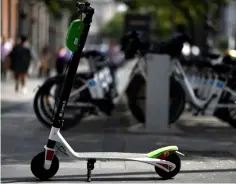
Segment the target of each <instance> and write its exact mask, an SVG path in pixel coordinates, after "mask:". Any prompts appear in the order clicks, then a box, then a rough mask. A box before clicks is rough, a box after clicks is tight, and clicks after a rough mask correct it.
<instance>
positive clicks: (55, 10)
mask: <svg viewBox="0 0 236 184" xmlns="http://www.w3.org/2000/svg"><path fill="white" fill-rule="evenodd" d="M42 1H43V2H44V3H45V4H46V5H47V7H48V9H49V11H50V12H51V13H52V14H54V15H55V16H58V15H60V14H61V11H62V9H68V10H70V13H71V16H74V15H75V14H76V13H77V12H76V10H77V8H76V3H77V2H78V0H42ZM84 1H85V0H79V2H84Z"/></svg>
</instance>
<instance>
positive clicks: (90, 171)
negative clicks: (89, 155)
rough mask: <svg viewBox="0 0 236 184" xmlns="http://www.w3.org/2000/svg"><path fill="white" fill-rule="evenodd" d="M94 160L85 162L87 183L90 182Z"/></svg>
mask: <svg viewBox="0 0 236 184" xmlns="http://www.w3.org/2000/svg"><path fill="white" fill-rule="evenodd" d="M95 162H96V159H88V161H87V182H91V176H92V170H93V169H94V164H95Z"/></svg>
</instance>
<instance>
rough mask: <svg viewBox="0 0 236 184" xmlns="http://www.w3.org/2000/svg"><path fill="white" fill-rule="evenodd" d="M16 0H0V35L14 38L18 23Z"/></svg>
mask: <svg viewBox="0 0 236 184" xmlns="http://www.w3.org/2000/svg"><path fill="white" fill-rule="evenodd" d="M18 3H19V2H18V0H1V36H4V37H6V38H7V39H10V38H11V39H15V38H16V33H17V25H18V18H17V17H18Z"/></svg>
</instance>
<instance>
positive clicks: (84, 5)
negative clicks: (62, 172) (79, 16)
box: [76, 2, 90, 13]
mask: <svg viewBox="0 0 236 184" xmlns="http://www.w3.org/2000/svg"><path fill="white" fill-rule="evenodd" d="M76 7H77V8H78V11H79V12H82V13H86V11H88V8H89V7H90V3H88V2H85V3H80V2H77V3H76Z"/></svg>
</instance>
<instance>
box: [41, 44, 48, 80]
mask: <svg viewBox="0 0 236 184" xmlns="http://www.w3.org/2000/svg"><path fill="white" fill-rule="evenodd" d="M49 61H50V51H49V48H48V46H45V47H43V49H42V51H41V54H40V67H39V78H40V77H42V74H43V73H44V74H46V76H47V77H49V75H50V69H49Z"/></svg>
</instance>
